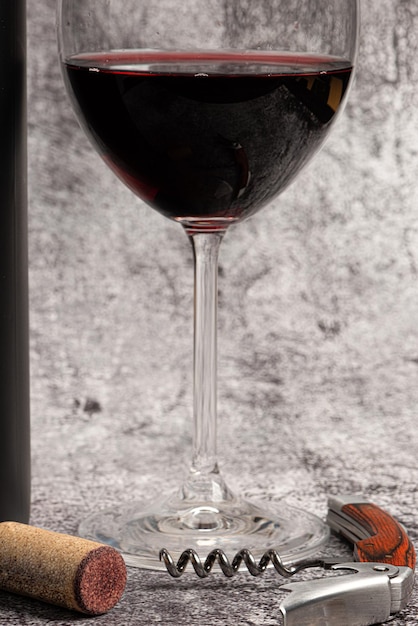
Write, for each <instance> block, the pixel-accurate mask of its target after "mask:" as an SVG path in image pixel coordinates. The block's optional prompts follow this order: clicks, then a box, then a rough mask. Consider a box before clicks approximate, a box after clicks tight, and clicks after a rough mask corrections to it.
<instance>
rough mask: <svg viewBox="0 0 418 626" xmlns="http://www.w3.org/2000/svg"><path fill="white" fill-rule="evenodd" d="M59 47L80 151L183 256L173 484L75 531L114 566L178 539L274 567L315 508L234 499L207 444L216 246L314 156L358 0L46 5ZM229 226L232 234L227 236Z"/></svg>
mask: <svg viewBox="0 0 418 626" xmlns="http://www.w3.org/2000/svg"><path fill="white" fill-rule="evenodd" d="M58 33H59V37H58V38H59V51H60V59H61V64H62V70H63V76H64V80H65V84H66V87H67V89H68V92H69V94H70V97H71V100H72V102H73V105H74V107H75V110H76V112H77V114H78V118H79V121H80V123H81V125H82V126H83V127H84V129H85V131H86V133H87V135H88V137H89V138H90V140H91V142H92V144H93V146H94V147H95V149H96V150H97V151H98V153H99V154H100V155H101V156H102V158H103V159H104V160H105V162H106V163H107V164H108V166H109V167H110V168H111V169H112V170H113V171H114V172H115V174H116V175H117V176H118V177H119V178H120V179H121V180H122V181H123V182H124V183H125V184H126V185H127V186H128V187H129V188H130V189H131V190H132V191H133V192H134V193H135V194H136V195H137V196H139V198H140V199H142V200H143V201H145V202H146V203H148V204H149V205H150V206H151V207H152V208H154V209H156V210H157V211H159V212H160V213H161V214H162V215H164V216H165V217H167V218H169V219H171V220H175V221H176V222H178V224H179V225H180V227H182V229H183V230H184V231H185V233H186V234H187V236H188V237H189V239H190V242H191V244H192V246H193V252H194V260H195V311H194V314H195V325H194V417H193V451H192V455H191V464H190V468H189V469H188V472H187V474H186V476H185V478H184V480H183V482H182V483H181V481H180V479H179V483H181V484H180V486H179V488H178V489H177V490H176V491H175V493H168V494H166V495H165V497H164V498H163V499H162V500H161V501H158V502H151V503H147V504H145V505H142V504H132V505H129V506H117V507H115V508H114V509H112V510H105V511H102V512H98V513H94V514H93V515H91V516H90V517H89V518H88V519H87V520H85V521H84V522H82V524H81V526H80V533H81V534H82V535H84V536H87V537H90V538H92V539H95V540H100V541H103V542H107V543H110V544H111V545H113V546H116V547H117V548H118V549H120V550H121V552H122V553H123V555H124V557H125V559H126V562H127V563H128V564H129V565H133V566H139V567H145V568H150V569H161V568H163V565H162V564H160V562H159V558H158V555H159V551H160V549H162V548H166V549H168V550H169V551H170V552H171V554H172V556H173V558H175V557H178V556H179V555H180V554H181V552H182V551H183V550H185V549H189V548H192V549H194V550H196V551H197V552H198V553H199V554H201V555H203V556H206V554H207V553H208V552H209V551H211V550H212V549H214V548H220V549H223V550H224V551H225V552H226V553H227V554H228V555H230V556H233V555H234V554H235V553H236V552H237V551H239V550H240V549H242V548H248V549H250V550H251V551H252V552H253V554H254V556H256V557H257V556H261V555H262V554H263V553H264V552H265V551H266V550H267V549H270V548H273V549H276V550H277V551H278V552H279V553H280V554H281V556H282V558H283V560H284V562H290V561H297V560H300V559H302V558H305V557H307V556H308V555H310V554H311V553H313V552H315V551H316V550H318V548H319V547H320V546H321V545H322V544H323V543H324V542H325V541H326V539H327V529H326V526H325V524H324V523H323V522H322V521H321V520H320V519H319V518H317V517H315V516H314V515H312V514H310V513H308V512H306V511H302V510H298V509H294V508H291V507H289V506H288V505H286V504H285V503H280V504H279V505H277V506H276V507H272V506H270V505H269V506H266V505H264V504H260V503H255V502H252V501H249V500H247V499H245V498H244V497H242V496H241V495H239V494H236V493H234V492H233V491H232V490H231V489H230V488H229V486H228V485H227V484H226V482H225V480H224V478H223V476H222V474H221V473H220V470H219V466H218V461H217V452H216V421H217V416H216V351H217V347H216V312H217V259H218V251H219V245H220V243H221V241H222V238H223V236H224V234H225V232H226V230H227V229H228V228H229V227H230V226H231V224H237V223H238V222H241V221H242V220H244V219H246V218H248V217H250V216H251V215H254V214H255V213H256V212H257V211H259V209H261V208H262V207H263V206H264V205H266V204H267V203H268V202H269V201H270V200H272V198H274V197H275V196H277V194H279V193H280V192H281V191H282V190H283V189H284V188H285V187H286V186H287V185H288V184H289V183H290V182H291V181H293V180H294V178H295V176H296V175H297V174H298V173H299V171H300V170H301V168H302V167H303V166H304V165H305V164H306V163H307V162H308V161H309V160H310V158H311V157H312V156H313V155H314V154H315V153H316V152H317V151H318V149H319V147H320V146H321V144H322V143H323V141H324V139H325V138H326V136H327V135H328V133H329V130H330V128H331V127H332V126H333V123H334V121H335V119H336V118H337V114H339V113H340V112H341V110H342V105H343V103H344V102H345V100H346V96H347V93H348V90H349V86H350V83H351V80H352V76H353V67H354V62H355V56H356V48H357V39H358V0H333V1H332V2H329V0H257V2H252V1H251V0H59V1H58ZM237 236H239V235H237Z"/></svg>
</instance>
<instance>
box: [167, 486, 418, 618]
mask: <svg viewBox="0 0 418 626" xmlns="http://www.w3.org/2000/svg"><path fill="white" fill-rule="evenodd" d="M327 524H328V525H329V526H330V528H331V529H332V530H333V531H334V532H336V533H338V534H340V535H341V536H342V537H343V538H344V539H346V540H347V541H349V542H351V543H352V544H353V546H354V554H353V556H354V561H353V562H341V560H342V559H341V557H340V558H338V557H337V558H328V557H327V558H317V559H306V560H304V561H300V562H298V563H295V564H293V565H286V564H285V563H284V561H283V558H282V557H281V556H280V554H279V553H278V552H277V551H276V550H273V549H269V550H267V551H266V552H265V553H264V554H263V555H262V557H261V559H260V560H259V561H258V562H257V560H256V558H255V557H254V555H253V554H252V553H251V551H250V550H248V549H243V550H240V551H239V552H237V553H236V554H235V556H234V557H233V559H232V560H230V559H229V558H228V557H227V555H226V554H225V552H224V551H223V550H221V549H214V550H212V551H211V552H210V553H209V554H208V555H207V556H206V558H205V559H204V560H202V559H201V558H200V557H199V555H198V554H197V552H196V551H195V550H193V549H188V550H185V551H184V552H182V554H181V555H180V557H179V559H178V561H177V563H175V561H174V559H173V558H172V556H171V554H170V553H169V552H168V550H166V549H162V550H161V551H160V560H162V561H163V562H164V564H165V566H166V569H167V571H168V573H169V574H170V575H171V576H172V577H174V578H179V577H180V576H182V575H183V573H184V572H185V570H186V567H187V565H188V564H189V563H190V564H191V566H192V567H193V569H194V571H195V573H196V574H197V576H199V577H200V578H206V577H207V576H209V574H210V573H211V571H212V569H213V567H214V566H215V565H216V564H218V565H219V567H220V569H221V571H222V573H223V574H224V575H225V576H227V577H229V578H230V577H232V576H235V575H236V574H237V573H238V571H239V569H240V566H241V565H242V564H244V565H245V567H246V568H247V570H248V572H249V573H250V574H251V575H252V576H260V575H262V574H263V573H264V572H265V571H266V570H267V569H268V568H270V566H273V568H274V569H275V570H276V572H277V573H278V574H279V575H280V576H282V577H284V578H291V577H292V576H294V575H295V574H296V573H297V572H300V571H301V570H305V569H307V568H315V567H320V568H323V569H325V570H333V571H336V570H346V571H348V572H350V573H351V574H353V573H354V574H355V575H351V576H337V577H335V576H334V577H324V578H318V579H315V580H310V581H309V582H307V581H305V582H296V583H292V584H286V585H285V586H282V589H283V590H285V591H292V592H293V593H291V594H290V595H289V596H287V597H286V598H285V600H284V601H283V602H282V603H281V605H280V611H281V613H282V616H283V618H284V624H285V626H308V625H309V624H313V623H315V624H316V623H321V624H322V625H323V626H333V625H335V624H338V625H339V626H368V625H369V624H380V623H382V622H384V621H386V620H387V619H388V618H389V617H390V615H393V614H394V613H397V612H399V611H401V610H403V609H404V608H405V607H406V606H407V604H408V602H409V599H410V597H411V594H412V590H413V586H414V569H415V560H416V555H415V549H414V546H413V545H412V543H411V541H410V539H409V537H408V535H407V533H406V531H405V529H404V527H403V526H402V525H401V524H399V523H398V522H397V521H396V520H395V519H394V518H393V517H392V516H391V515H390V514H389V513H387V512H386V511H384V510H383V509H381V508H379V507H378V506H376V505H374V504H372V503H370V502H368V501H367V500H364V499H363V498H361V497H358V496H355V497H353V496H348V497H344V496H342V497H333V498H330V499H329V501H328V515H327ZM270 569H271V568H270Z"/></svg>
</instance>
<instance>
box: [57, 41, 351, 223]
mask: <svg viewBox="0 0 418 626" xmlns="http://www.w3.org/2000/svg"><path fill="white" fill-rule="evenodd" d="M351 69H352V68H351V65H350V64H349V63H348V62H346V61H344V60H341V59H337V58H334V57H315V56H309V55H297V56H296V55H290V54H281V55H272V54H267V53H264V54H262V53H259V54H257V53H255V54H251V55H250V54H245V53H243V54H238V53H236V54H231V53H225V54H216V53H212V54H211V53H202V54H194V55H192V54H191V53H183V54H176V55H175V56H172V55H171V56H170V55H169V54H168V53H158V52H156V53H152V52H149V53H144V52H140V51H137V52H135V51H130V52H112V53H109V54H104V53H101V54H95V55H86V54H83V55H78V56H76V57H72V58H71V59H69V60H68V62H67V63H66V64H65V65H64V76H65V78H66V81H67V84H68V86H69V91H70V93H71V94H72V95H73V99H74V104H75V107H76V109H77V110H78V112H79V115H80V121H81V123H82V124H83V126H84V127H85V129H86V131H87V133H88V135H90V137H91V139H92V140H93V143H94V144H95V146H96V148H97V149H98V151H99V152H100V153H101V155H102V156H103V158H104V159H105V160H106V162H107V163H108V164H109V166H110V167H111V168H112V169H113V170H114V171H115V172H116V174H117V175H118V176H119V177H120V178H121V179H122V180H123V181H124V182H125V183H126V184H127V185H128V186H129V187H130V188H131V189H132V190H133V191H134V192H135V193H136V194H137V195H138V196H140V197H141V198H142V199H144V200H145V201H147V202H148V203H149V204H151V206H153V207H154V208H155V209H157V210H158V211H160V212H161V213H163V214H164V215H166V216H167V217H169V218H172V219H177V220H179V221H184V222H186V223H188V222H191V223H193V222H197V223H199V220H200V221H201V222H202V223H204V222H205V221H206V220H212V219H215V218H216V219H217V220H220V221H221V222H223V221H225V222H228V221H236V220H240V219H244V218H246V217H248V216H249V215H251V214H252V213H254V212H255V211H257V210H258V209H259V208H260V207H261V206H263V205H264V204H266V203H267V202H268V201H269V200H271V198H272V197H274V196H275V195H277V194H278V193H279V192H280V191H281V190H282V189H284V187H286V186H287V185H288V184H289V183H290V182H291V181H292V180H293V178H294V177H295V175H296V174H297V173H298V172H299V170H300V169H301V167H302V166H303V165H304V164H305V163H306V162H307V160H308V159H309V158H310V157H311V156H312V154H313V153H314V152H315V151H316V150H317V149H318V148H319V146H320V145H321V144H322V142H323V140H324V138H325V136H326V134H327V132H328V129H329V127H330V124H331V122H332V120H333V118H334V117H335V114H336V113H337V111H338V109H339V107H340V105H341V103H342V101H343V99H344V94H345V93H346V90H347V86H348V84H349V80H350V75H351Z"/></svg>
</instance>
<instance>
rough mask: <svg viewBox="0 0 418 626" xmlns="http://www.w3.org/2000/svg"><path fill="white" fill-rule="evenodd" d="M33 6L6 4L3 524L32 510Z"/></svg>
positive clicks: (0, 192)
mask: <svg viewBox="0 0 418 626" xmlns="http://www.w3.org/2000/svg"><path fill="white" fill-rule="evenodd" d="M25 22H26V5H25V2H24V0H2V2H0V24H1V37H0V121H1V142H0V296H1V297H0V521H5V520H16V521H19V522H28V520H29V504H30V445H29V345H28V264H27V213H26V97H25V96H26V92H25V70H26V67H25V60H26V29H25Z"/></svg>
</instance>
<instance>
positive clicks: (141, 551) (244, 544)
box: [79, 498, 329, 571]
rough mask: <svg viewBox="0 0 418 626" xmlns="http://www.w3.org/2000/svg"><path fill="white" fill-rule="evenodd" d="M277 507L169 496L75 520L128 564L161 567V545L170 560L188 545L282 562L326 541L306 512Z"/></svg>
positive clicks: (203, 550) (82, 530) (200, 552)
mask: <svg viewBox="0 0 418 626" xmlns="http://www.w3.org/2000/svg"><path fill="white" fill-rule="evenodd" d="M276 506H277V509H276V510H275V509H274V508H273V507H271V508H270V503H269V510H268V511H267V510H266V509H265V507H264V505H262V504H259V503H255V502H253V501H249V500H244V499H242V498H233V499H232V500H229V501H227V502H225V501H223V502H221V503H216V502H211V503H205V502H195V501H188V502H187V501H186V502H185V501H182V500H180V499H176V498H171V499H166V500H164V501H162V502H160V503H157V504H154V505H151V506H150V507H148V508H144V507H141V506H140V505H139V504H130V505H125V506H120V507H117V508H115V509H109V510H105V511H102V512H98V513H95V514H93V515H91V516H90V517H88V518H87V519H86V520H85V521H83V522H82V523H81V524H80V527H79V533H80V535H81V536H83V537H85V538H87V539H92V540H94V541H99V542H101V543H105V544H108V545H111V546H113V547H114V548H116V549H117V550H119V551H120V552H121V553H122V556H123V557H124V559H125V562H126V564H127V565H129V566H132V567H140V568H144V569H152V570H162V571H165V569H166V568H165V565H164V563H162V562H160V559H159V553H160V550H161V549H163V548H165V549H167V550H168V551H169V552H170V554H171V556H172V557H173V559H174V560H175V561H177V559H178V558H179V557H180V554H181V553H182V552H183V551H184V550H187V549H193V550H195V551H196V552H197V554H198V555H199V557H200V558H201V559H202V560H204V559H205V558H206V556H207V555H208V554H209V552H211V551H212V550H214V549H215V548H216V549H221V550H223V551H224V552H225V553H226V555H227V556H228V558H230V559H231V560H232V559H233V557H234V556H235V554H236V553H237V552H239V550H241V549H243V548H247V549H249V550H250V551H251V552H252V554H253V555H254V557H255V558H256V559H257V560H259V559H260V558H261V557H262V555H263V554H264V553H265V552H266V551H267V550H270V549H274V550H276V551H277V552H278V553H279V554H280V557H281V559H282V561H283V563H284V564H285V565H288V564H290V563H295V562H298V561H300V560H303V559H305V558H308V557H310V556H312V555H313V554H314V553H316V552H318V550H319V549H320V548H321V547H322V546H323V545H324V543H325V542H326V541H327V539H328V536H329V529H328V526H327V525H326V524H325V523H324V522H323V521H322V520H321V519H319V518H318V517H316V516H315V515H312V514H311V513H308V512H306V511H303V510H300V509H297V508H294V507H290V506H288V505H285V504H282V503H279V504H278V505H276Z"/></svg>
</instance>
